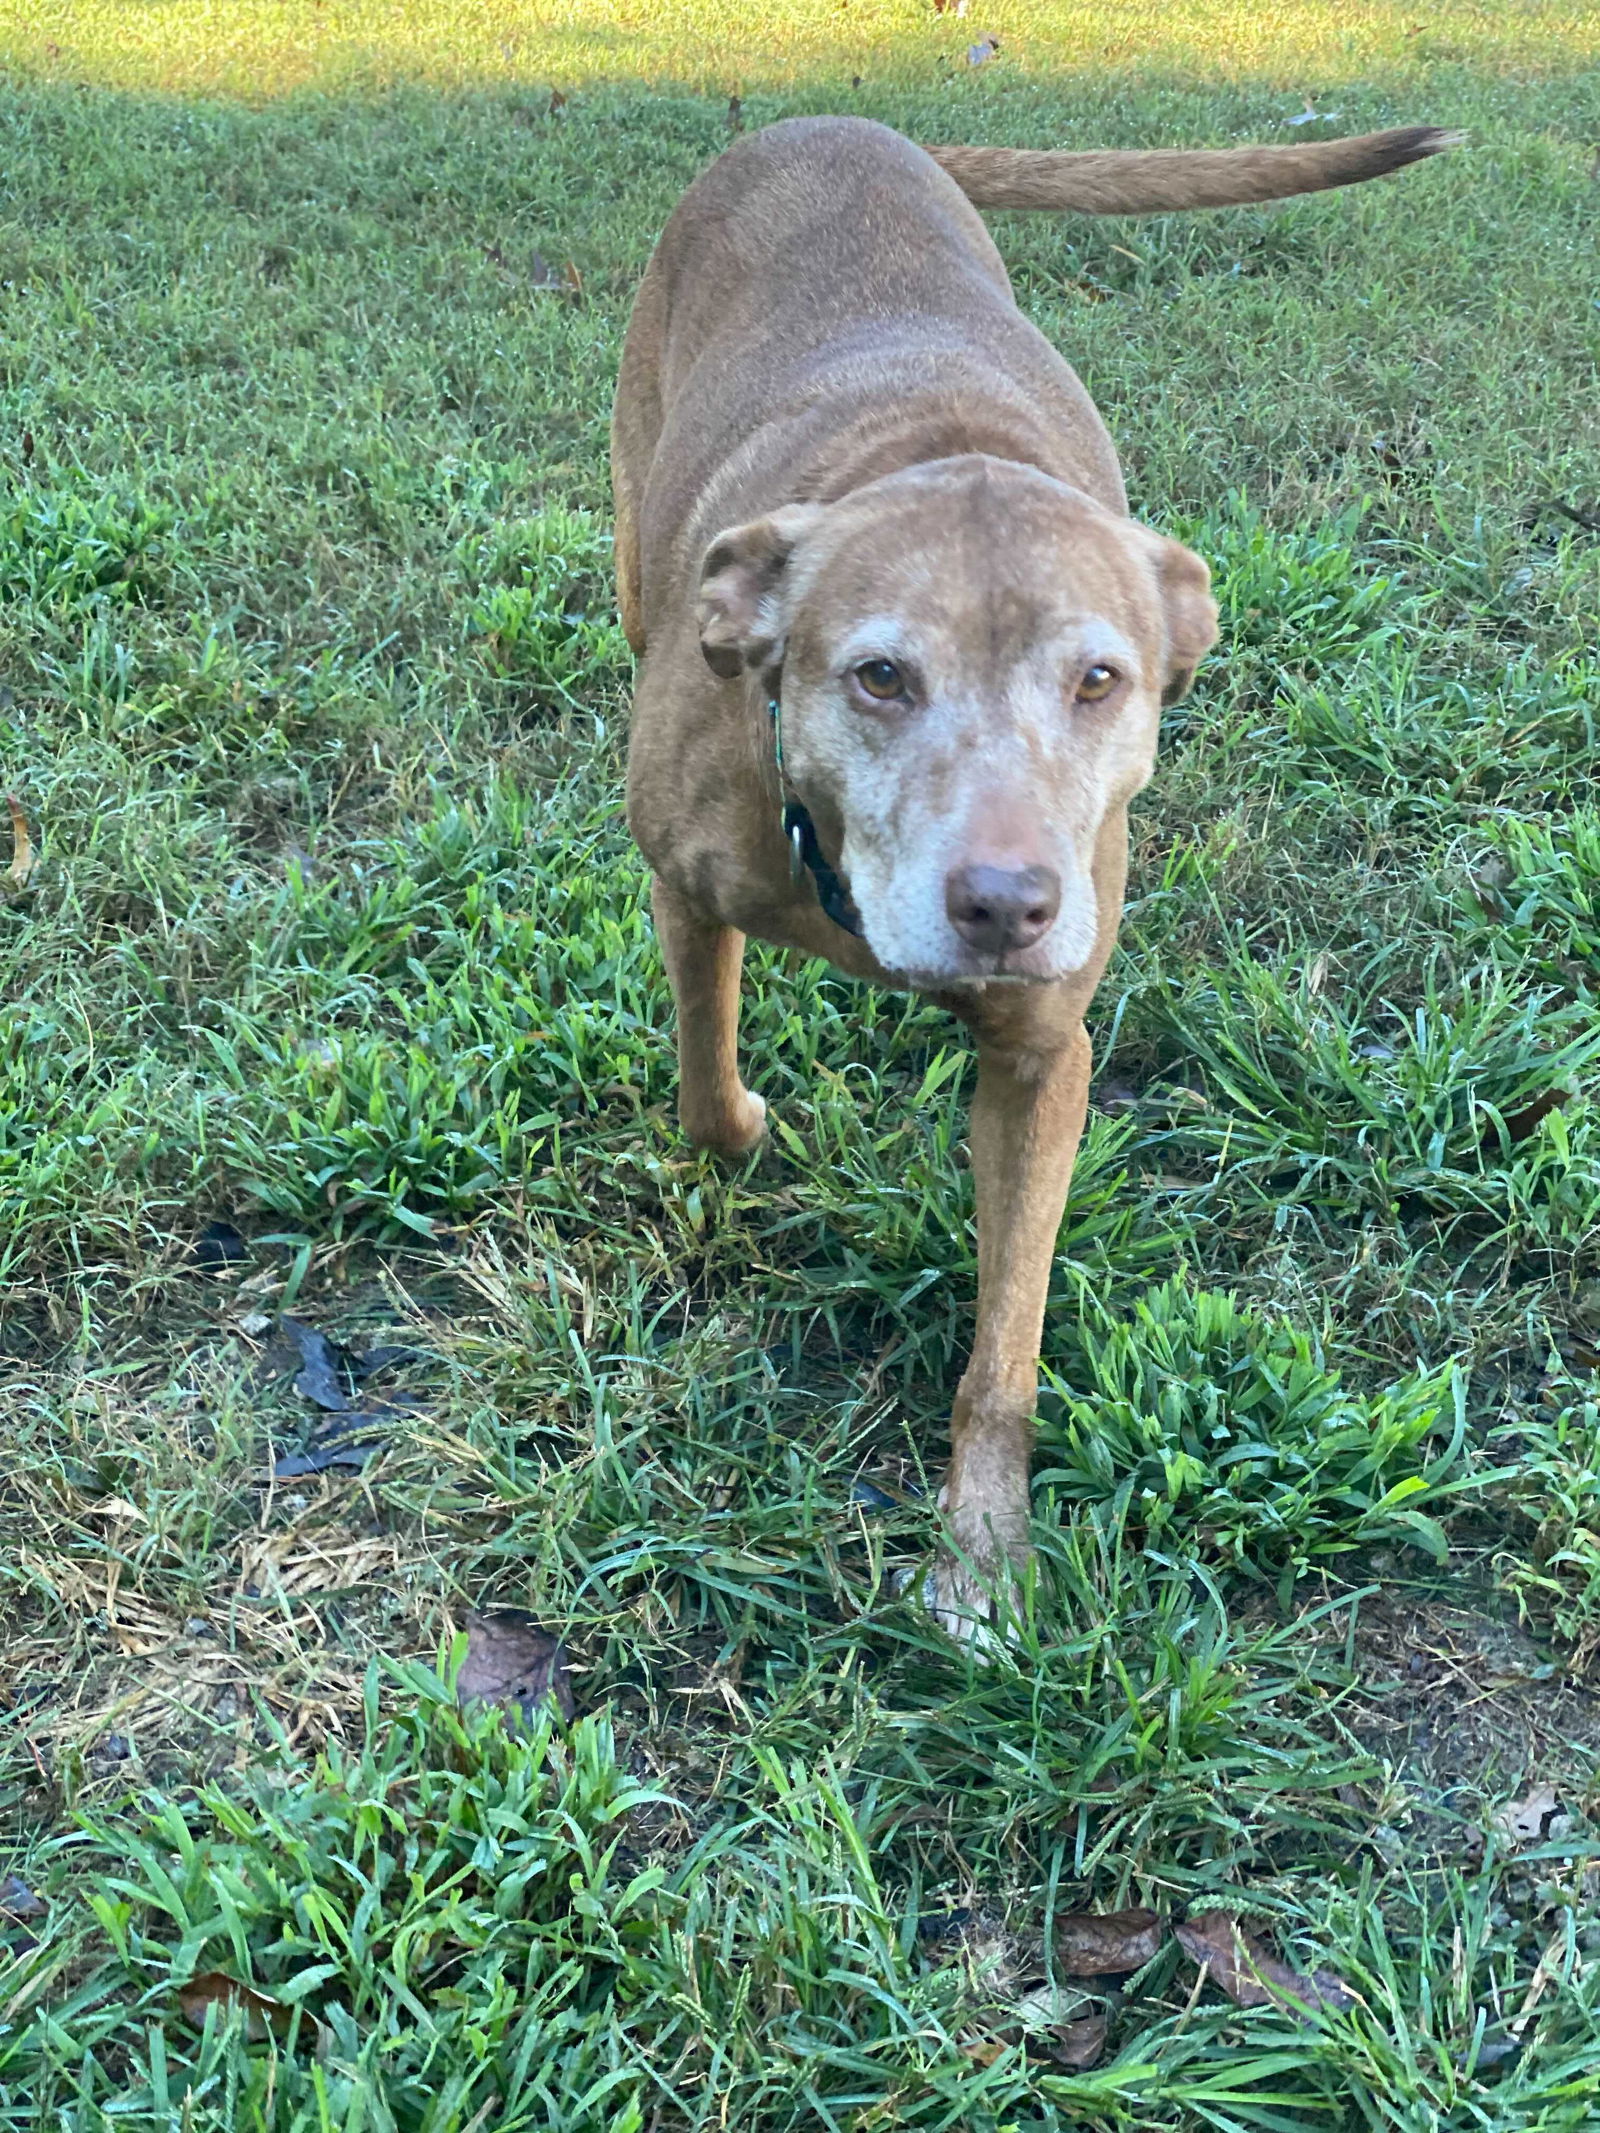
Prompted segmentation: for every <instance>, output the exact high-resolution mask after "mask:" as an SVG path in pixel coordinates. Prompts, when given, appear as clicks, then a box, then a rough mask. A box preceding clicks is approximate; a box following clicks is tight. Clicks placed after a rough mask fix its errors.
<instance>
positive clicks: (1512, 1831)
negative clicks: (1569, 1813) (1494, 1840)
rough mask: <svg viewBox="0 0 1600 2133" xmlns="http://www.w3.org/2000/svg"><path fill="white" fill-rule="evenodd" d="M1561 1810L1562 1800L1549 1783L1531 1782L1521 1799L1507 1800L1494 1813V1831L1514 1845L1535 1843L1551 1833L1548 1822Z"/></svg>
mask: <svg viewBox="0 0 1600 2133" xmlns="http://www.w3.org/2000/svg"><path fill="white" fill-rule="evenodd" d="M1560 1812H1561V1802H1560V1801H1559V1800H1558V1799H1557V1798H1556V1795H1555V1790H1554V1788H1553V1787H1552V1786H1550V1785H1535V1786H1533V1787H1532V1788H1531V1789H1530V1790H1529V1791H1528V1792H1527V1793H1525V1794H1524V1796H1523V1797H1522V1798H1521V1799H1520V1800H1508V1801H1507V1802H1506V1804H1505V1806H1504V1807H1502V1808H1501V1809H1500V1810H1499V1812H1498V1813H1497V1814H1496V1815H1495V1817H1494V1823H1493V1827H1494V1831H1495V1834H1496V1835H1497V1836H1498V1837H1499V1838H1500V1840H1501V1842H1502V1843H1504V1844H1508V1845H1510V1846H1512V1848H1513V1849H1516V1848H1518V1847H1520V1846H1522V1845H1524V1844H1538V1843H1541V1842H1542V1841H1543V1839H1544V1838H1546V1837H1547V1836H1549V1834H1550V1824H1551V1823H1552V1822H1553V1821H1554V1820H1555V1818H1556V1816H1557V1815H1558V1814H1560Z"/></svg>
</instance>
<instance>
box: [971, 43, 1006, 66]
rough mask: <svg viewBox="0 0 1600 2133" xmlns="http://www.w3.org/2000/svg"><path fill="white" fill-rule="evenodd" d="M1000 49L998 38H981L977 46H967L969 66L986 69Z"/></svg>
mask: <svg viewBox="0 0 1600 2133" xmlns="http://www.w3.org/2000/svg"><path fill="white" fill-rule="evenodd" d="M999 49H1000V40H999V38H998V37H980V38H979V39H978V41H977V43H976V44H969V45H968V46H967V65H968V66H969V67H986V66H987V65H988V64H989V62H990V60H991V59H993V57H994V55H995V54H996V52H998V51H999Z"/></svg>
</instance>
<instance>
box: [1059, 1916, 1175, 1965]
mask: <svg viewBox="0 0 1600 2133" xmlns="http://www.w3.org/2000/svg"><path fill="white" fill-rule="evenodd" d="M1166 1937H1167V1929H1166V1926H1165V1925H1164V1924H1163V1922H1162V1921H1161V1919H1160V1918H1158V1917H1157V1915H1156V1913H1155V1912H1154V1911H1105V1912H1100V1913H1094V1912H1090V1911H1079V1912H1074V1913H1073V1915H1072V1916H1071V1917H1068V1918H1058V1919H1057V1920H1056V1968H1057V1969H1058V1970H1059V1971H1060V1973H1061V1975H1062V1976H1063V1977H1120V1976H1122V1975H1123V1974H1124V1973H1125V1972H1127V1971H1129V1970H1142V1969H1143V1968H1144V1966H1145V1964H1146V1963H1148V1962H1153V1961H1154V1960H1155V1958H1156V1956H1157V1955H1158V1954H1159V1953H1160V1949H1161V1944H1162V1942H1163V1941H1164V1940H1165V1939H1166Z"/></svg>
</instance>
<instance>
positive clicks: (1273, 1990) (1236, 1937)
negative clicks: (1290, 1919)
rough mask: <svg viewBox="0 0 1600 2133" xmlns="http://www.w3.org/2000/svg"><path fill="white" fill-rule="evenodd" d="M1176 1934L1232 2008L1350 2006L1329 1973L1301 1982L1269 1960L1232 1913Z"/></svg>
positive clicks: (1211, 1915) (1190, 1923) (1209, 1915)
mask: <svg viewBox="0 0 1600 2133" xmlns="http://www.w3.org/2000/svg"><path fill="white" fill-rule="evenodd" d="M1174 1930H1175V1931H1176V1933H1177V1936H1178V1940H1179V1942H1180V1943H1181V1945H1182V1948H1183V1952H1184V1953H1185V1955H1187V1956H1188V1957H1189V1959H1190V1961H1191V1962H1195V1963H1198V1964H1199V1965H1200V1968H1201V1969H1202V1971H1204V1972H1205V1973H1206V1975H1207V1976H1208V1977H1209V1978H1210V1979H1211V1981H1212V1983H1213V1984H1214V1985H1217V1986H1219V1987H1220V1988H1221V1989H1222V1991H1224V1992H1225V1993H1226V1994H1227V1995H1228V1998H1229V1999H1230V2000H1232V2002H1233V2004H1234V2005H1235V2007H1283V2006H1284V2005H1285V2003H1286V2002H1287V2003H1290V2004H1292V2003H1294V2002H1296V2001H1298V2003H1299V2005H1300V2007H1301V2008H1302V2009H1309V2008H1313V2007H1319V2008H1320V2007H1349V2006H1352V2005H1353V2004H1354V2002H1353V2000H1352V1998H1351V1995H1350V1994H1349V1992H1348V1991H1347V1990H1346V1989H1345V1987H1344V1986H1343V1985H1342V1984H1341V1983H1340V1982H1339V1980H1338V1979H1337V1978H1336V1977H1335V1976H1334V1975H1333V1973H1332V1971H1331V1970H1318V1971H1315V1972H1314V1973H1313V1974H1312V1975H1311V1976H1310V1977H1302V1976H1301V1975H1300V1974H1299V1972H1298V1971H1295V1970H1291V1969H1290V1968H1289V1966H1288V1964H1287V1963H1280V1962H1279V1960H1278V1958H1277V1957H1276V1956H1275V1955H1269V1954H1268V1953H1267V1951H1266V1950H1265V1948H1263V1947H1262V1945H1261V1943H1260V1942H1259V1941H1258V1940H1256V1939H1255V1938H1254V1937H1253V1936H1252V1935H1250V1934H1248V1933H1246V1932H1245V1930H1244V1928H1243V1927H1242V1926H1241V1925H1240V1924H1239V1921H1238V1920H1237V1919H1236V1918H1235V1917H1233V1916H1232V1914H1231V1913H1230V1912H1227V1911H1207V1912H1206V1913H1205V1914H1204V1915H1203V1916H1202V1917H1200V1918H1191V1919H1189V1920H1187V1921H1186V1922H1185V1923H1184V1924H1183V1925H1181V1926H1178V1927H1176V1928H1175V1929H1174Z"/></svg>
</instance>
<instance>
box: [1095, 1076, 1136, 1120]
mask: <svg viewBox="0 0 1600 2133" xmlns="http://www.w3.org/2000/svg"><path fill="white" fill-rule="evenodd" d="M1094 1107H1095V1109H1096V1110H1097V1111H1104V1112H1105V1113H1106V1114H1107V1116H1108V1117H1111V1118H1120V1117H1121V1115H1122V1114H1123V1112H1125V1111H1136V1110H1137V1109H1138V1108H1139V1091H1138V1090H1137V1089H1136V1088H1135V1087H1134V1085H1133V1083H1132V1082H1131V1081H1102V1082H1099V1083H1097V1084H1096V1086H1095V1090H1094Z"/></svg>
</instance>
